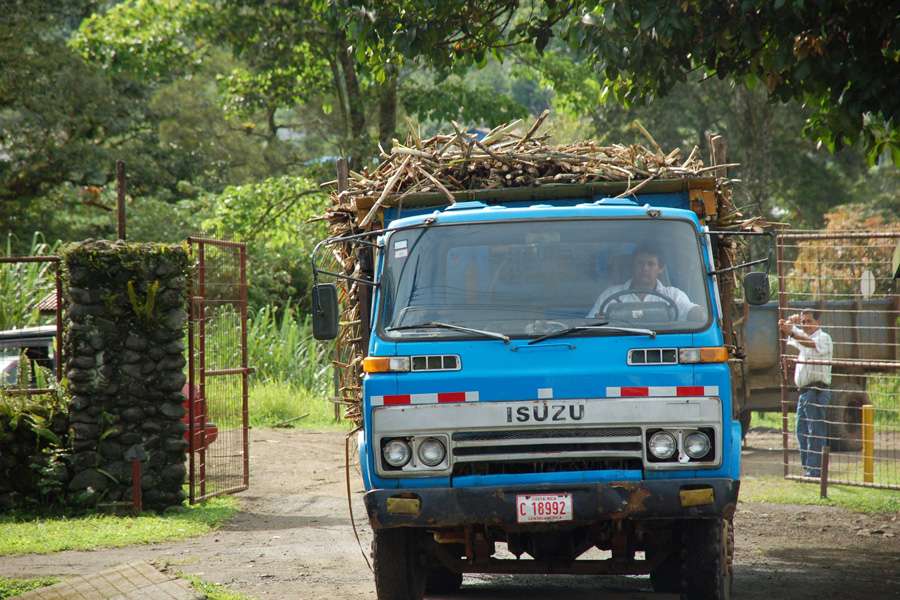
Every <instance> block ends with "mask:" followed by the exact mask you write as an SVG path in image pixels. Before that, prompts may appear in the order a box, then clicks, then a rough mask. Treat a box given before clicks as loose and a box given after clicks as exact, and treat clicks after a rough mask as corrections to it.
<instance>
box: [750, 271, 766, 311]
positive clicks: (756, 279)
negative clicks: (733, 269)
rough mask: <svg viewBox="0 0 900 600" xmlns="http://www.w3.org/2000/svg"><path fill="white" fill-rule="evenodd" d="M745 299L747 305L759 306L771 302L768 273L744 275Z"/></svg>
mask: <svg viewBox="0 0 900 600" xmlns="http://www.w3.org/2000/svg"><path fill="white" fill-rule="evenodd" d="M744 299H745V300H746V301H747V304H751V305H753V306H759V305H761V304H765V303H766V302H768V301H769V275H768V274H767V273H760V272H754V273H747V274H746V275H744Z"/></svg>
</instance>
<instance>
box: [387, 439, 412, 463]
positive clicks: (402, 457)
mask: <svg viewBox="0 0 900 600" xmlns="http://www.w3.org/2000/svg"><path fill="white" fill-rule="evenodd" d="M381 454H382V456H384V461H385V462H386V463H387V464H389V465H390V466H392V467H396V468H400V467H402V466H403V465H405V464H406V463H408V462H409V459H410V457H411V456H412V450H410V448H409V444H408V443H407V442H406V441H405V440H399V439H398V440H391V441H389V442H388V443H386V444H385V445H384V448H383V449H382V451H381Z"/></svg>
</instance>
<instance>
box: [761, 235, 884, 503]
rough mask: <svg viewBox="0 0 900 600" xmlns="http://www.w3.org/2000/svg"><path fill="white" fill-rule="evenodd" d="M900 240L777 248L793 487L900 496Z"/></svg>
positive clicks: (785, 424)
mask: <svg viewBox="0 0 900 600" xmlns="http://www.w3.org/2000/svg"><path fill="white" fill-rule="evenodd" d="M898 243H900V231H879V232H811V231H807V232H783V233H780V234H779V235H778V237H777V241H776V251H777V256H778V262H777V265H778V316H779V323H780V327H782V329H781V342H780V345H781V351H780V358H781V365H782V386H781V404H782V447H783V462H784V475H785V477H787V478H789V479H799V480H808V481H821V480H822V479H823V478H825V479H826V481H827V482H831V483H841V484H848V485H860V486H871V487H882V488H893V489H900V334H898V331H900V293H898V292H900V289H898V281H897V280H896V279H895V278H894V275H895V274H896V273H895V272H894V270H893V266H892V260H893V257H894V255H895V252H897V251H898V250H897V248H898Z"/></svg>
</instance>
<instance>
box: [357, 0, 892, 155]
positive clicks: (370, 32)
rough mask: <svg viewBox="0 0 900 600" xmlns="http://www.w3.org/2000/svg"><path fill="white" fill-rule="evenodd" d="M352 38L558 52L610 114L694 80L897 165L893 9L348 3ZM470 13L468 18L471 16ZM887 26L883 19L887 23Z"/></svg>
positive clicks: (783, 3) (768, 0)
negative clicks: (596, 89) (715, 83)
mask: <svg viewBox="0 0 900 600" xmlns="http://www.w3.org/2000/svg"><path fill="white" fill-rule="evenodd" d="M350 3H351V4H352V5H353V6H355V7H356V8H357V9H358V12H357V14H359V15H360V16H358V17H357V19H356V21H355V22H356V27H357V31H358V34H359V35H360V36H362V37H364V38H365V39H368V40H370V41H369V42H368V43H370V44H372V43H375V42H378V41H381V42H384V41H385V40H392V43H393V44H394V47H396V48H397V49H398V50H399V51H401V52H403V53H404V54H405V55H407V56H422V57H427V59H428V60H429V62H430V63H431V64H434V65H436V66H438V67H444V68H446V67H448V66H450V65H451V64H454V63H458V62H459V61H460V60H465V59H468V60H470V61H474V62H479V61H481V60H483V59H484V56H485V53H486V52H490V51H495V52H499V51H500V50H502V49H503V48H508V47H521V46H523V45H533V46H534V47H535V48H536V49H537V50H538V51H539V52H540V51H543V50H544V48H546V47H547V45H548V43H549V42H550V40H551V39H553V38H558V39H561V40H564V41H565V42H567V43H568V44H569V46H570V47H571V48H573V49H574V50H576V51H577V52H578V53H579V55H580V56H581V57H582V58H583V59H585V60H586V61H587V62H588V64H589V65H590V66H591V67H592V68H593V69H594V70H595V71H596V72H597V73H598V74H599V75H600V76H601V78H602V79H603V80H604V84H605V87H606V89H607V95H608V96H609V97H610V98H614V99H616V100H617V101H619V102H620V103H626V104H628V103H635V102H646V101H648V100H652V99H654V98H658V97H660V96H664V95H666V94H669V93H670V92H671V91H672V90H673V89H674V87H675V86H676V84H678V83H682V82H684V81H686V80H687V78H688V77H689V75H690V74H691V73H694V72H698V71H699V72H702V73H703V74H705V75H706V76H708V77H717V78H720V79H730V80H732V81H734V82H737V83H740V84H741V85H744V86H747V87H750V88H754V87H756V86H761V87H763V88H764V89H765V90H766V94H767V96H768V98H769V99H772V100H776V101H780V102H786V101H788V100H796V101H798V102H802V103H804V104H805V105H806V106H808V107H810V109H811V111H810V113H809V115H808V117H807V119H806V123H805V131H806V133H807V134H808V135H810V136H811V137H813V138H815V139H817V140H819V141H821V142H823V143H824V144H826V145H827V146H828V147H829V149H831V150H837V149H840V148H841V147H844V146H847V145H851V144H853V143H854V142H856V141H857V140H858V139H860V138H861V139H862V141H863V143H864V145H865V147H866V149H867V151H868V157H869V159H870V161H872V162H874V161H875V160H876V159H877V158H878V156H879V155H881V154H882V153H884V152H887V151H889V152H891V153H892V156H893V159H894V162H895V163H898V164H900V98H898V97H897V95H896V94H891V93H886V92H887V90H890V89H893V87H895V86H896V82H897V81H898V80H900V38H898V29H897V21H896V18H895V17H896V15H897V14H898V5H897V2H896V1H893V2H889V3H888V4H887V5H886V4H884V3H883V2H878V1H876V0H847V1H844V2H834V1H823V2H807V1H804V0H794V1H789V0H758V1H755V2H748V1H739V0H724V1H723V0H683V1H680V2H657V1H656V0H617V1H612V0H594V1H589V0H572V1H560V0H554V1H548V2H537V1H534V0H529V1H527V2H526V1H517V0H492V1H488V2H479V3H469V2H466V1H463V0H402V1H398V2H391V3H381V2H373V1H372V0H350ZM473 5H474V6H473ZM885 15H887V18H885Z"/></svg>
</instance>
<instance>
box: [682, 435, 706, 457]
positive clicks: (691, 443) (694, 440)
mask: <svg viewBox="0 0 900 600" xmlns="http://www.w3.org/2000/svg"><path fill="white" fill-rule="evenodd" d="M709 449H710V443H709V436H708V435H706V434H705V433H703V432H702V431H695V432H694V433H690V434H688V435H686V436H685V437H684V453H685V454H687V455H688V456H690V457H691V458H693V459H695V460H696V459H700V458H703V457H704V456H706V455H707V454H709Z"/></svg>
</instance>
